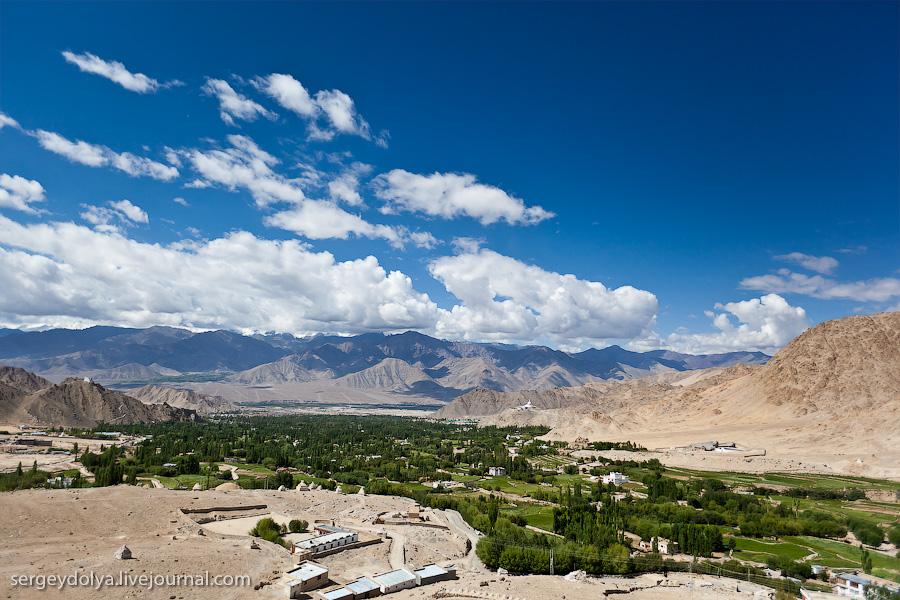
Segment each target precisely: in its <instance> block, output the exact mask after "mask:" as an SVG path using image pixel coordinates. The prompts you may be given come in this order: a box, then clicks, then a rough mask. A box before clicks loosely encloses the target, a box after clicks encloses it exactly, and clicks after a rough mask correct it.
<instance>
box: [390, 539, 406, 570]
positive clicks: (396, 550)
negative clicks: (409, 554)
mask: <svg viewBox="0 0 900 600" xmlns="http://www.w3.org/2000/svg"><path fill="white" fill-rule="evenodd" d="M405 543H406V538H405V537H404V536H403V535H402V534H399V533H392V534H391V568H392V569H402V568H403V567H404V565H406V552H405V550H404V548H403V545H404V544H405Z"/></svg>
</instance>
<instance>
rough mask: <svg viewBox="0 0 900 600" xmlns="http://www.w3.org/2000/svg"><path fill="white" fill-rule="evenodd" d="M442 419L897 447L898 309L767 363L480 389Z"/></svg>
mask: <svg viewBox="0 0 900 600" xmlns="http://www.w3.org/2000/svg"><path fill="white" fill-rule="evenodd" d="M529 401H530V403H531V404H530V405H529V407H528V408H525V409H522V408H521V407H523V406H525V405H526V404H527V403H528V402H529ZM436 416H438V417H443V418H464V417H483V419H482V422H483V423H489V424H498V425H511V424H544V425H548V426H551V427H554V428H555V429H554V430H553V431H551V434H550V435H551V437H557V438H558V439H574V438H575V437H576V436H584V437H588V438H589V439H593V440H602V439H608V440H611V439H622V438H624V439H634V440H639V439H653V440H656V441H658V443H660V445H662V444H663V443H667V442H666V440H668V439H674V438H676V437H678V438H679V439H682V438H684V439H691V436H694V437H696V438H697V439H694V440H693V441H702V440H703V439H715V437H716V436H721V435H730V436H735V437H738V438H739V441H740V442H741V443H743V444H744V445H746V446H748V447H765V446H769V447H772V446H773V445H779V446H781V447H796V448H806V449H811V448H812V449H814V448H819V449H821V451H823V452H824V451H826V450H827V451H829V452H837V451H841V452H871V453H872V455H873V456H879V455H881V454H885V453H887V454H890V453H891V452H895V451H896V448H900V427H898V424H900V312H894V313H883V314H879V315H874V316H854V317H847V318H844V319H838V320H834V321H828V322H825V323H821V324H819V325H817V326H815V327H813V328H811V329H809V330H808V331H806V332H805V333H803V334H801V335H800V336H798V337H797V338H796V339H795V340H794V341H792V342H791V343H790V344H788V345H787V346H786V347H785V348H783V349H782V350H781V351H780V352H779V353H778V354H776V355H775V357H774V358H772V359H771V360H770V361H769V362H768V363H767V364H766V365H765V366H744V365H737V366H733V367H729V368H726V369H705V370H700V371H687V372H682V373H678V374H672V373H661V374H659V375H654V376H651V377H647V378H644V379H640V380H636V381H631V382H603V383H589V384H587V385H584V386H582V387H578V388H567V389H555V390H547V391H542V392H520V393H511V394H504V393H497V392H492V391H488V390H475V391H473V392H470V393H468V394H465V395H463V396H460V397H459V398H457V399H456V400H454V401H453V402H452V403H450V404H448V405H447V406H445V407H444V408H442V409H441V410H440V411H438V412H437V413H436ZM691 432H694V433H691ZM862 460H863V459H862V458H861V459H860V461H862ZM897 466H898V467H900V462H898V465H897Z"/></svg>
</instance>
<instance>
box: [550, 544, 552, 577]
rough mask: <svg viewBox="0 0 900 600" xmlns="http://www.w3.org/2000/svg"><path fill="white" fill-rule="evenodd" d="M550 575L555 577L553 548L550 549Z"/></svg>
mask: <svg viewBox="0 0 900 600" xmlns="http://www.w3.org/2000/svg"><path fill="white" fill-rule="evenodd" d="M550 574H551V575H553V548H550Z"/></svg>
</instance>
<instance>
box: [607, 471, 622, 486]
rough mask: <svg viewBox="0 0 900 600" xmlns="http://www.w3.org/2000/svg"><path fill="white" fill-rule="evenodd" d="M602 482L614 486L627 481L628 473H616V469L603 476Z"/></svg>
mask: <svg viewBox="0 0 900 600" xmlns="http://www.w3.org/2000/svg"><path fill="white" fill-rule="evenodd" d="M603 483H604V484H607V483H611V484H613V485H615V486H620V485H622V484H623V483H628V475H622V474H621V473H617V472H616V471H613V472H612V473H610V474H609V475H604V476H603Z"/></svg>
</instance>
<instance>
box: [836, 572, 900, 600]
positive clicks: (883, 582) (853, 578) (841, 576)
mask: <svg viewBox="0 0 900 600" xmlns="http://www.w3.org/2000/svg"><path fill="white" fill-rule="evenodd" d="M833 579H834V582H835V583H836V584H837V585H836V586H835V588H834V591H835V592H837V594H838V595H839V596H849V597H851V598H865V596H866V588H868V587H883V588H886V589H887V590H888V591H889V592H895V593H900V586H898V585H897V584H895V583H894V582H893V581H888V580H887V579H881V578H879V577H872V576H871V575H865V574H861V573H835V574H834V577H833Z"/></svg>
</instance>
